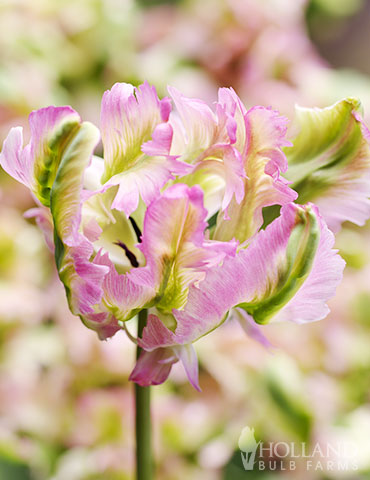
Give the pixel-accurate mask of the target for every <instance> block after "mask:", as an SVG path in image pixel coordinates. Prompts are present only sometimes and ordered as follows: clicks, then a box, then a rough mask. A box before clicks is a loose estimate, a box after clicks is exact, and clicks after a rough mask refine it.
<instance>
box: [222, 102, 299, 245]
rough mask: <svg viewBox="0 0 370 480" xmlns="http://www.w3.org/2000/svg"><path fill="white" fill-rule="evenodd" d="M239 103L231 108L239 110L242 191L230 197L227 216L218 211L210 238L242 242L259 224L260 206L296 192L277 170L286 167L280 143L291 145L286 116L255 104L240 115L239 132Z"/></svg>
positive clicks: (286, 198) (284, 200)
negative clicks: (287, 138) (241, 194)
mask: <svg viewBox="0 0 370 480" xmlns="http://www.w3.org/2000/svg"><path fill="white" fill-rule="evenodd" d="M225 95H226V93H224V95H223V97H225ZM232 98H233V97H232ZM231 100H232V99H231ZM231 100H230V99H229V101H228V103H227V105H229V107H228V108H231V106H230V105H231ZM224 101H226V100H225V99H224ZM238 105H239V104H237V105H236V106H235V107H234V108H235V109H236V111H239V116H238V118H239V121H238V130H237V138H238V135H239V136H241V138H242V139H244V141H245V146H244V147H242V145H239V148H240V149H242V150H243V153H242V156H243V162H244V169H245V174H246V178H245V179H244V190H245V194H244V198H243V199H242V201H241V202H239V203H238V202H237V201H236V199H233V200H232V201H231V203H230V205H229V208H228V211H227V214H228V215H227V217H226V218H225V217H224V216H223V215H219V218H218V221H217V226H216V230H215V232H214V236H213V238H215V239H217V240H223V241H227V240H230V239H232V238H236V239H237V240H239V242H240V243H243V242H245V241H247V240H249V239H251V238H252V237H253V236H254V235H255V234H256V233H257V232H258V230H259V228H260V227H261V226H262V223H263V217H262V209H263V207H266V206H269V205H276V204H277V205H285V204H287V203H289V202H291V201H293V200H295V199H296V198H297V194H296V192H294V191H293V190H292V189H291V188H289V186H288V182H287V181H286V180H285V179H284V178H282V177H281V176H280V172H285V171H286V169H287V161H286V157H285V155H284V153H283V152H282V147H283V146H287V145H290V143H289V142H288V141H287V140H286V138H285V134H286V129H287V127H286V124H287V120H286V119H285V118H284V117H281V116H279V114H278V112H276V111H274V110H271V109H269V108H264V107H254V108H251V109H250V110H248V111H247V112H246V113H245V114H244V116H243V119H244V126H245V133H242V132H243V129H242V125H240V124H241V121H242V120H241V118H242V110H241V107H238ZM239 142H240V141H239Z"/></svg>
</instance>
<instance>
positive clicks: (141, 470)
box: [135, 310, 153, 480]
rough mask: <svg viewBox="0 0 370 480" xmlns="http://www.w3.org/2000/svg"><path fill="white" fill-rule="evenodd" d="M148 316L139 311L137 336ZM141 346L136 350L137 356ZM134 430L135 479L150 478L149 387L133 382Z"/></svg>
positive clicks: (143, 479)
mask: <svg viewBox="0 0 370 480" xmlns="http://www.w3.org/2000/svg"><path fill="white" fill-rule="evenodd" d="M147 317H148V312H147V310H142V311H141V312H140V313H139V323H138V337H141V336H142V332H143V329H144V327H145V325H146V321H147ZM140 352H141V348H140V347H139V346H138V347H137V350H136V358H138V357H139V355H140ZM135 407H136V412H135V414H136V415H135V431H136V479H137V480H152V478H153V467H152V452H151V421H150V387H140V385H138V384H137V383H135Z"/></svg>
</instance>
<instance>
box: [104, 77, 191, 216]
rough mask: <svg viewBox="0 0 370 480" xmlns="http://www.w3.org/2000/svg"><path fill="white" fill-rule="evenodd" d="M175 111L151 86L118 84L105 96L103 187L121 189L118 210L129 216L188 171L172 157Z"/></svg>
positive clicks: (117, 198)
mask: <svg viewBox="0 0 370 480" xmlns="http://www.w3.org/2000/svg"><path fill="white" fill-rule="evenodd" d="M170 110H171V104H170V100H169V99H168V98H164V99H162V100H159V99H158V96H157V93H156V91H155V88H154V87H151V86H150V85H149V84H148V83H146V82H145V83H144V84H143V85H141V86H140V87H138V88H134V87H133V86H132V85H129V84H126V83H116V84H115V85H114V86H113V87H112V89H111V90H108V91H106V92H105V93H104V95H103V100H102V110H101V130H102V140H103V146H104V165H105V167H104V173H103V176H102V183H103V184H104V188H105V189H106V188H109V187H111V186H113V185H119V189H118V193H117V197H116V199H115V201H114V202H113V205H112V207H113V208H116V209H118V210H121V211H123V212H125V214H126V215H127V216H129V215H131V213H132V212H133V211H135V210H136V208H137V206H138V204H139V199H140V197H141V198H142V199H143V201H144V203H146V204H147V205H149V203H150V202H152V201H153V200H154V199H155V198H156V196H158V194H159V191H160V189H161V188H162V187H163V186H164V184H165V183H166V182H167V181H168V180H170V179H173V178H174V175H176V174H177V173H178V172H183V171H185V170H184V169H182V167H181V163H180V162H177V161H176V158H174V157H173V156H170V148H171V143H172V134H173V132H172V127H171V125H170V124H168V123H167V120H168V117H169V113H170ZM183 168H186V167H185V166H184V167H183Z"/></svg>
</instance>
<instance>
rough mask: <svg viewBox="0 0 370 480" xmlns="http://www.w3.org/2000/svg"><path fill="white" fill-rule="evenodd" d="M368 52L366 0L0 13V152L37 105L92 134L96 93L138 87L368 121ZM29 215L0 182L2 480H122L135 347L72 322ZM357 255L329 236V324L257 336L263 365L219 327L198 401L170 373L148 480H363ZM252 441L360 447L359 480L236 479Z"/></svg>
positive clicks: (366, 300) (365, 283)
mask: <svg viewBox="0 0 370 480" xmlns="http://www.w3.org/2000/svg"><path fill="white" fill-rule="evenodd" d="M369 42H370V2H366V1H360V0H312V1H311V2H307V1H304V0H294V1H293V0H204V1H201V2H200V1H197V0H177V1H172V2H170V1H167V2H166V1H160V0H157V1H150V0H140V1H139V0H137V1H134V0H79V1H76V0H64V1H58V0H34V1H32V2H30V1H27V0H2V1H0V137H1V141H2V140H3V138H4V135H5V134H6V133H7V131H8V129H9V128H10V126H13V125H24V126H25V127H26V125H27V116H28V113H29V112H30V111H31V110H32V109H35V108H40V107H43V106H47V105H49V104H56V105H61V104H71V105H72V106H73V107H74V108H76V109H77V110H78V111H79V112H80V113H81V114H82V116H83V118H84V119H85V120H90V121H93V122H96V123H98V122H99V109H100V99H101V95H102V93H103V91H104V90H106V89H107V88H110V87H111V85H112V84H113V83H115V82H117V81H127V82H131V83H134V84H138V83H140V82H142V81H143V80H145V79H147V80H148V81H149V82H151V83H153V84H154V85H155V86H156V87H157V89H158V91H159V92H160V94H161V95H164V94H165V92H166V85H167V84H172V85H175V86H176V87H178V88H179V89H181V90H182V91H183V92H184V93H186V94H188V95H193V96H198V97H201V98H203V99H204V100H206V101H208V102H212V101H213V100H214V99H215V96H216V92H217V88H218V87H219V86H233V87H234V88H235V89H236V91H237V92H238V93H239V94H240V96H241V97H242V98H243V100H244V101H245V103H246V104H247V105H249V106H251V105H254V104H262V105H266V106H267V105H271V106H273V107H275V108H277V109H279V110H280V111H281V112H282V113H284V114H286V115H288V116H289V117H290V118H292V116H293V111H294V104H295V103H299V104H302V105H306V106H313V105H316V106H326V105H329V104H330V103H332V102H334V101H336V100H338V99H340V98H342V97H343V96H346V95H351V96H359V97H360V98H361V100H362V102H363V105H364V109H365V117H366V118H368V119H370V78H369V75H370V57H369V50H368V45H369ZM26 128H27V127H26ZM32 205H33V202H32V199H31V197H30V195H29V194H28V192H27V191H26V189H25V188H23V187H22V186H20V185H18V184H16V183H15V182H13V181H12V180H11V179H10V178H9V177H8V176H7V175H6V174H5V173H4V172H2V171H0V479H1V480H3V479H4V480H30V479H32V480H46V479H50V480H129V479H131V478H133V465H134V462H133V460H134V459H133V398H132V385H130V384H129V383H128V381H127V378H128V375H129V372H130V370H131V368H132V366H133V362H134V348H133V346H132V345H131V344H130V342H129V341H128V340H127V339H126V337H125V335H124V334H123V333H122V334H120V333H118V334H117V335H116V336H115V337H114V338H113V339H111V340H109V341H107V342H99V341H98V340H97V338H96V335H95V334H94V332H92V331H89V330H87V329H86V328H85V327H83V326H82V324H80V321H79V319H78V318H75V317H73V316H72V315H71V314H70V313H69V311H68V309H67V305H66V300H65V297H64V292H63V288H62V286H61V285H60V284H59V281H58V280H57V277H56V272H55V269H54V266H53V261H52V259H51V257H50V254H49V253H48V250H47V248H46V247H45V245H44V240H43V237H42V235H41V233H40V232H39V231H38V229H37V228H36V227H35V225H34V224H33V223H32V222H31V221H29V220H26V219H24V218H23V212H24V211H25V210H26V209H27V208H29V207H32ZM369 242H370V226H368V227H365V228H362V229H359V228H354V227H352V226H350V225H348V226H345V228H344V229H343V231H342V232H341V233H340V235H339V236H338V239H337V244H338V248H340V249H341V252H342V255H343V256H344V257H345V259H346V261H347V269H346V273H345V279H344V281H343V284H342V285H341V287H340V289H339V290H338V293H337V296H336V298H335V299H334V300H333V301H332V302H331V309H332V312H331V314H330V316H329V317H328V318H327V319H326V320H324V321H322V322H319V323H316V324H311V325H305V326H296V325H290V324H289V325H283V324H281V325H274V326H266V327H264V332H265V333H266V336H267V337H268V338H269V339H270V341H271V343H272V344H273V345H274V346H275V347H276V348H274V349H273V350H272V351H267V350H266V349H264V347H262V346H261V345H260V344H258V343H256V342H255V341H253V340H252V339H249V338H247V337H246V336H245V334H244V333H243V332H242V330H241V329H240V327H239V326H238V325H237V324H236V323H235V324H234V323H233V322H230V323H228V324H226V325H225V326H224V327H223V328H222V329H219V330H217V331H216V332H214V333H213V334H212V335H209V336H208V337H206V338H204V339H202V340H200V341H199V342H198V343H197V345H196V347H197V350H198V353H199V357H200V365H201V373H200V382H201V386H202V389H203V392H202V393H198V392H196V391H194V390H193V389H192V387H191V386H190V385H189V384H188V383H187V381H186V378H185V375H184V373H183V371H182V370H181V368H180V367H179V368H175V369H174V371H173V373H172V375H171V377H170V380H169V381H168V382H167V383H166V384H165V385H162V386H160V387H156V388H154V389H153V397H154V398H153V417H154V437H155V442H154V447H155V456H156V463H157V478H158V479H161V480H187V479H189V480H190V479H191V480H200V479H202V480H239V479H244V478H246V475H249V477H248V478H251V479H252V478H254V479H266V480H267V479H269V480H271V479H285V478H287V479H290V478H292V479H294V478H300V479H307V480H311V479H323V480H324V479H333V480H334V479H337V478H348V479H350V480H352V479H367V478H370V405H369V401H370V387H369V385H370V281H369V280H370V252H369ZM131 323H133V322H131ZM130 328H134V325H130ZM247 425H248V426H250V427H254V428H255V432H256V438H257V439H258V440H263V441H265V442H270V441H271V442H282V441H286V442H293V441H294V442H307V444H308V445H311V446H312V445H314V444H315V443H316V442H320V444H321V445H326V444H328V443H330V442H331V443H335V442H337V441H349V442H355V443H356V444H357V445H358V446H359V457H358V458H359V471H358V472H353V471H352V472H348V471H347V472H338V471H316V472H315V471H311V472H307V471H306V470H305V463H304V462H303V461H300V460H299V459H298V461H297V465H298V467H297V468H298V470H296V471H293V472H289V471H274V472H266V471H261V472H248V473H246V472H245V471H244V470H243V469H242V466H241V459H240V451H239V450H238V439H239V435H240V433H241V431H242V429H243V428H244V427H245V426H247ZM299 469H301V470H299Z"/></svg>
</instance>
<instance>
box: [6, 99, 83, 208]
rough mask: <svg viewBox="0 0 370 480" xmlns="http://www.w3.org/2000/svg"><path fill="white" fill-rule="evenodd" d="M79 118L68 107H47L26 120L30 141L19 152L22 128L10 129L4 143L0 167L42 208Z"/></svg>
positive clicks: (48, 200)
mask: <svg viewBox="0 0 370 480" xmlns="http://www.w3.org/2000/svg"><path fill="white" fill-rule="evenodd" d="M80 122H81V119H80V116H79V115H78V114H77V112H75V111H74V110H73V109H72V108H71V107H47V108H42V109H40V110H36V111H34V112H32V113H31V114H30V116H29V125H30V130H31V138H30V142H29V143H28V145H26V146H25V147H24V148H22V144H23V134H22V128H20V127H18V128H13V129H12V130H11V131H10V132H9V135H8V137H7V138H6V139H5V141H4V146H3V150H2V153H1V155H0V164H1V166H2V167H3V168H4V170H5V171H6V172H8V173H9V174H10V175H12V176H13V177H14V178H15V179H16V180H18V181H20V182H21V183H23V184H25V185H26V186H28V187H29V188H30V189H31V191H32V192H33V193H34V194H35V196H36V197H37V199H38V200H39V201H40V202H41V203H42V204H43V205H45V206H49V205H50V191H51V188H52V185H53V182H54V179H55V176H56V173H57V170H58V167H59V164H60V162H61V158H62V156H63V152H64V150H65V148H66V147H67V146H68V144H69V142H70V141H71V139H72V138H73V136H74V134H75V133H76V131H77V130H78V128H79V125H80Z"/></svg>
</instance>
